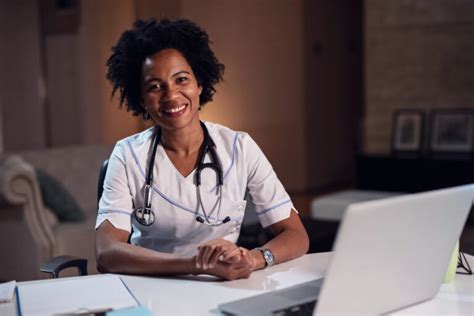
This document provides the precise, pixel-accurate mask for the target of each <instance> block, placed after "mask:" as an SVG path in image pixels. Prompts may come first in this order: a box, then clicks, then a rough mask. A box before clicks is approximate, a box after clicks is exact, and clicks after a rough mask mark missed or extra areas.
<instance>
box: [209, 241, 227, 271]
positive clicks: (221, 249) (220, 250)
mask: <svg viewBox="0 0 474 316" xmlns="http://www.w3.org/2000/svg"><path fill="white" fill-rule="evenodd" d="M227 248H228V246H227V245H225V246H224V245H219V246H217V247H216V248H215V249H214V252H213V253H212V254H211V256H210V257H209V260H208V263H209V267H210V268H214V266H215V265H216V263H217V261H218V260H219V258H220V257H222V255H223V254H224V253H226V251H227Z"/></svg>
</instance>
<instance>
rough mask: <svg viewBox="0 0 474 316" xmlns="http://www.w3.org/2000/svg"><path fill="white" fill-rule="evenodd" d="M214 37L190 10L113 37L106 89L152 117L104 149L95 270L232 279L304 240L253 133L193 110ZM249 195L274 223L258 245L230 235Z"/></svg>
mask: <svg viewBox="0 0 474 316" xmlns="http://www.w3.org/2000/svg"><path fill="white" fill-rule="evenodd" d="M209 43H210V41H209V37H208V35H207V34H206V33H205V32H204V31H203V30H202V29H200V28H199V27H198V26H197V25H195V24H194V23H192V22H191V21H188V20H178V21H170V20H167V19H163V20H159V21H158V20H155V19H151V20H149V21H146V22H145V21H137V22H136V23H135V25H134V28H133V29H132V30H129V31H126V32H124V33H123V35H122V36H121V38H120V39H119V41H118V43H117V45H116V46H115V47H113V49H112V50H113V52H112V55H111V57H110V58H109V60H108V62H107V66H108V74H107V77H108V79H109V80H110V81H111V83H112V85H113V93H116V92H117V91H119V92H120V100H121V104H125V106H126V107H127V110H132V111H133V113H134V115H143V118H144V119H145V120H148V119H151V120H153V122H154V123H155V126H153V127H152V128H149V129H147V130H145V131H143V132H141V133H139V134H136V135H132V136H130V137H127V138H125V139H123V140H121V141H119V142H118V143H117V145H116V147H115V149H114V151H113V153H112V155H111V157H110V160H109V167H108V168H109V169H108V171H107V173H106V177H105V180H104V191H103V195H102V197H101V199H100V203H99V210H98V216H97V223H96V232H97V233H96V253H97V262H98V268H99V270H101V271H104V272H116V273H130V274H148V275H150V274H151V275H166V274H191V273H194V274H197V273H207V274H210V275H215V276H219V277H222V278H224V279H229V280H230V279H237V278H246V277H249V276H250V275H251V273H252V271H254V270H256V269H262V268H264V267H266V266H271V265H273V264H275V263H280V262H283V261H287V260H290V259H293V258H296V257H298V256H301V255H303V254H304V253H306V252H307V250H308V246H309V242H308V236H307V234H306V231H305V229H304V227H303V225H302V224H301V220H300V218H299V216H298V213H297V211H296V210H295V209H294V207H293V203H292V202H291V199H290V198H289V196H288V194H287V192H286V191H285V189H284V188H283V186H282V184H281V182H280V181H279V180H278V178H277V176H276V174H275V172H274V171H273V168H272V166H271V164H270V163H269V161H268V160H267V159H266V157H265V155H264V154H263V152H262V151H261V150H260V148H259V147H258V145H257V144H256V143H255V142H254V141H253V139H252V138H251V137H250V136H249V135H248V134H247V133H244V132H237V131H233V130H231V129H229V128H227V127H224V126H222V125H219V124H216V123H211V122H201V121H200V118H199V110H200V108H201V106H203V105H204V104H206V103H207V102H209V101H211V100H212V97H213V95H214V92H215V88H214V85H215V84H217V83H218V82H219V81H221V79H222V74H223V71H224V66H223V65H222V64H221V63H219V61H218V60H217V58H216V57H215V55H214V53H213V52H212V50H211V49H210V47H209ZM247 197H248V198H247ZM247 199H248V200H249V203H252V204H254V209H255V210H256V212H257V215H258V218H259V220H260V222H261V224H262V226H263V227H265V228H268V229H269V230H270V232H272V233H273V235H274V238H273V239H272V240H270V241H269V242H268V243H267V244H265V245H263V246H262V247H261V248H257V249H245V248H242V247H238V246H237V245H236V244H235V243H236V241H237V239H238V237H239V232H240V228H241V225H242V220H243V215H244V210H245V207H246V204H247Z"/></svg>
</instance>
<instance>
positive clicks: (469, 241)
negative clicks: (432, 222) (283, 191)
mask: <svg viewBox="0 0 474 316" xmlns="http://www.w3.org/2000/svg"><path fill="white" fill-rule="evenodd" d="M325 193H326V192H323V193H320V192H316V193H292V194H290V196H291V198H292V200H293V203H294V205H295V207H296V209H297V210H298V211H299V212H300V214H301V216H303V217H310V214H311V201H312V200H313V199H314V198H316V197H318V196H321V195H323V194H325ZM473 212H474V210H471V215H470V217H469V220H468V222H467V223H466V225H465V226H464V229H463V232H462V234H461V239H460V248H461V251H463V252H465V253H468V254H472V255H474V213H473Z"/></svg>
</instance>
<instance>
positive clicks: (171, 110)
mask: <svg viewBox="0 0 474 316" xmlns="http://www.w3.org/2000/svg"><path fill="white" fill-rule="evenodd" d="M185 107H186V105H182V106H180V107H177V108H173V109H168V110H163V112H165V113H176V112H179V111H181V110H183V109H184V108H185Z"/></svg>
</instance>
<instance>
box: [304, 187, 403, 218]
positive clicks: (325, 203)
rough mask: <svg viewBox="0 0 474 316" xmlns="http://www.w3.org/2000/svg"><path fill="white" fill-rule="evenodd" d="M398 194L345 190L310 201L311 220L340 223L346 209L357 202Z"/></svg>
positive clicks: (398, 193) (397, 193)
mask: <svg viewBox="0 0 474 316" xmlns="http://www.w3.org/2000/svg"><path fill="white" fill-rule="evenodd" d="M400 194H403V193H400V192H383V191H369V190H346V191H339V192H336V193H333V194H328V195H324V196H322V197H318V198H315V199H313V201H311V218H314V219H318V220H326V221H340V220H341V219H342V216H343V215H344V211H345V210H346V208H347V207H348V206H349V205H350V204H352V203H357V202H365V201H371V200H378V199H383V198H388V197H392V196H397V195H400Z"/></svg>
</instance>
